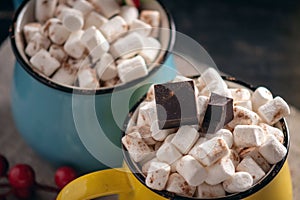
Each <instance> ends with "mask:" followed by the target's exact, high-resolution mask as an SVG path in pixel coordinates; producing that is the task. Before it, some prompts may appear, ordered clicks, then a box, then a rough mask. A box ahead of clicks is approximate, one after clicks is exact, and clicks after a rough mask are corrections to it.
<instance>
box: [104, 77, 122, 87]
mask: <svg viewBox="0 0 300 200" xmlns="http://www.w3.org/2000/svg"><path fill="white" fill-rule="evenodd" d="M119 83H121V82H120V79H119V78H118V77H116V78H113V79H110V80H108V81H104V83H103V87H114V86H115V85H117V84H119Z"/></svg>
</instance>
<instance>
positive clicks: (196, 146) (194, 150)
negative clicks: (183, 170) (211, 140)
mask: <svg viewBox="0 0 300 200" xmlns="http://www.w3.org/2000/svg"><path fill="white" fill-rule="evenodd" d="M206 141H207V138H205V137H200V138H199V139H198V140H197V142H196V143H195V145H194V146H193V147H192V149H191V150H190V151H189V153H188V154H189V155H191V156H193V155H195V154H197V148H198V146H199V145H200V144H202V143H203V142H206Z"/></svg>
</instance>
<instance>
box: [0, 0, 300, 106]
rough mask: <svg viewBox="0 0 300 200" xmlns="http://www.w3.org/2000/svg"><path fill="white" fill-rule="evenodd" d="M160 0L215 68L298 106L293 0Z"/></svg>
mask: <svg viewBox="0 0 300 200" xmlns="http://www.w3.org/2000/svg"><path fill="white" fill-rule="evenodd" d="M162 1H163V2H164V4H165V5H166V7H167V8H168V9H169V10H170V11H171V13H172V15H173V17H174V19H175V23H176V26H177V30H178V31H180V32H182V33H185V34H187V35H189V36H191V37H192V38H193V39H195V40H196V41H198V42H199V43H200V44H201V45H202V46H203V47H204V48H205V49H206V50H207V51H208V52H209V54H210V55H211V57H212V58H213V59H214V61H215V62H216V64H217V66H218V68H219V69H220V70H221V71H223V72H225V73H228V74H230V75H233V76H236V77H238V78H239V79H242V80H244V81H246V82H249V83H252V84H254V85H265V86H267V87H268V88H270V90H271V91H272V92H273V93H274V94H277V95H281V96H282V97H283V98H285V99H286V100H287V101H288V102H289V103H290V104H292V105H295V106H297V107H298V108H299V107H300V93H299V87H300V68H299V67H298V65H299V64H298V63H299V62H300V2H299V1H298V2H297V1H271V0H269V1H266V0H262V1H259V0H251V1H238V0H230V1H229V0H228V1H224V0H217V1H211V0H188V1H187V0H162ZM12 10H13V6H12V3H11V2H10V1H0V23H1V29H0V30H1V31H0V41H1V42H2V41H3V40H4V39H5V38H6V37H7V35H8V31H7V30H8V27H9V24H10V18H11V15H12Z"/></svg>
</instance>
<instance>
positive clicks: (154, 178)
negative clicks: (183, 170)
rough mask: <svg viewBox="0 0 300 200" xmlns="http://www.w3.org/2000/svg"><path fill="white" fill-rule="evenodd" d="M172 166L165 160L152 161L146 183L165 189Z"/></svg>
mask: <svg viewBox="0 0 300 200" xmlns="http://www.w3.org/2000/svg"><path fill="white" fill-rule="evenodd" d="M170 171H171V168H170V166H169V165H168V164H166V163H163V162H151V164H150V167H149V170H148V174H147V177H146V185H147V186H148V187H150V188H152V189H155V190H164V189H165V187H166V184H167V181H168V179H169V175H170Z"/></svg>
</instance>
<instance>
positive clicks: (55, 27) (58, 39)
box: [42, 18, 71, 45]
mask: <svg viewBox="0 0 300 200" xmlns="http://www.w3.org/2000/svg"><path fill="white" fill-rule="evenodd" d="M42 31H43V33H45V35H47V36H48V37H49V38H50V40H51V41H52V42H53V43H55V44H58V45H62V44H63V43H65V41H66V40H67V39H68V38H69V36H70V34H71V32H70V31H69V30H68V29H67V28H66V27H65V26H63V24H62V22H61V21H60V20H59V19H57V18H51V19H49V20H48V21H47V22H46V23H45V24H44V25H43V28H42Z"/></svg>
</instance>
